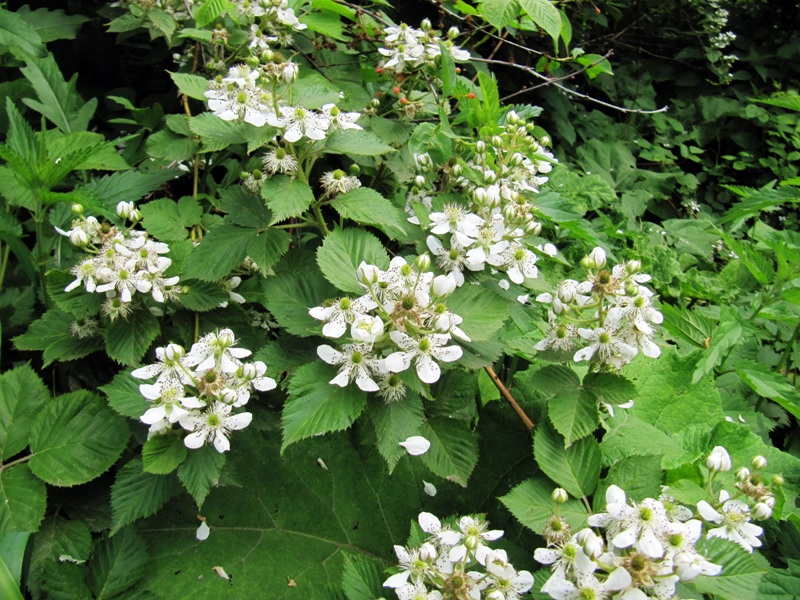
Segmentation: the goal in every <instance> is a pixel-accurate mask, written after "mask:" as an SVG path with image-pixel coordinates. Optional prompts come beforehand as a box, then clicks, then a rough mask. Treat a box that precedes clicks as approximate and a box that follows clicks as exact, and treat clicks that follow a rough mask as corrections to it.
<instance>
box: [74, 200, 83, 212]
mask: <svg viewBox="0 0 800 600" xmlns="http://www.w3.org/2000/svg"><path fill="white" fill-rule="evenodd" d="M82 213H83V206H82V205H80V204H78V203H77V202H76V203H75V204H73V205H72V214H74V215H80V214H82Z"/></svg>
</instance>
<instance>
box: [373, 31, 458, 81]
mask: <svg viewBox="0 0 800 600" xmlns="http://www.w3.org/2000/svg"><path fill="white" fill-rule="evenodd" d="M458 34H459V31H458V29H457V28H456V27H451V28H450V30H449V31H448V32H447V37H446V38H445V39H442V37H441V36H440V34H439V32H438V31H436V30H435V29H433V27H432V25H431V22H430V21H429V20H428V19H423V21H422V23H421V29H416V28H414V27H410V26H408V25H407V24H405V23H401V24H400V25H398V26H392V27H387V28H386V29H384V30H383V47H381V48H378V52H379V53H380V54H381V55H382V56H384V57H386V58H385V59H384V60H383V61H381V63H380V64H379V65H378V69H379V70H381V71H383V70H387V71H394V72H395V73H409V72H413V71H417V70H419V69H424V68H434V67H435V66H436V62H437V59H439V57H440V56H441V54H442V51H441V49H442V48H444V49H445V51H446V52H448V53H449V54H450V56H452V57H453V60H456V61H465V60H469V52H467V51H466V50H463V49H461V48H459V47H458V46H456V45H455V44H453V39H455V38H456V37H458Z"/></svg>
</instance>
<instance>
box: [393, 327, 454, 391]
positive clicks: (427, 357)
mask: <svg viewBox="0 0 800 600" xmlns="http://www.w3.org/2000/svg"><path fill="white" fill-rule="evenodd" d="M389 337H390V338H391V339H392V341H393V342H394V343H395V344H397V345H398V346H400V348H402V350H401V351H399V352H394V353H393V354H390V355H389V356H387V357H386V359H385V365H386V368H387V369H388V370H389V371H392V372H393V373H399V372H400V371H405V370H406V369H408V368H409V367H410V366H411V360H412V359H416V368H417V376H418V377H419V378H420V381H423V382H425V383H436V382H437V381H439V377H440V375H441V369H440V368H439V365H438V364H437V363H436V362H435V361H434V360H433V359H434V358H435V359H438V360H441V361H444V362H453V361H456V360H458V359H459V358H461V356H462V355H463V354H464V351H463V350H462V349H461V347H460V346H455V345H454V346H445V345H444V344H446V343H447V342H448V340H449V339H450V336H449V335H447V334H438V333H434V334H431V335H423V336H422V337H420V338H419V339H414V338H412V337H411V336H409V335H407V334H405V333H402V332H400V331H392V332H391V333H390V334H389Z"/></svg>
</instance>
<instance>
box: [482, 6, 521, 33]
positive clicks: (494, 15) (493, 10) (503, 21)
mask: <svg viewBox="0 0 800 600" xmlns="http://www.w3.org/2000/svg"><path fill="white" fill-rule="evenodd" d="M518 11H519V5H518V4H517V0H483V2H481V14H482V15H483V18H484V19H486V20H487V21H489V23H490V24H491V25H492V26H494V27H496V28H497V29H503V28H504V27H506V26H507V25H510V24H511V22H512V21H513V20H514V19H515V18H516V17H517V13H518Z"/></svg>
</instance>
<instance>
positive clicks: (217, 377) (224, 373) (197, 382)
mask: <svg viewBox="0 0 800 600" xmlns="http://www.w3.org/2000/svg"><path fill="white" fill-rule="evenodd" d="M250 354H252V353H251V352H250V350H247V349H245V348H237V347H236V338H235V337H234V334H233V332H232V331H231V330H230V329H222V330H220V331H218V332H216V333H209V334H208V335H206V336H204V337H202V338H200V340H198V341H197V342H196V343H195V344H193V345H192V347H191V349H190V350H189V352H186V350H185V349H184V348H183V347H182V346H179V345H178V344H168V345H167V346H165V347H163V348H156V358H157V362H155V363H154V364H151V365H146V366H144V367H141V368H139V369H136V370H135V371H133V372H132V373H131V375H132V376H133V377H135V378H137V379H152V378H153V377H155V378H156V380H155V382H153V383H143V384H141V385H140V386H139V392H140V393H141V394H142V396H144V397H145V399H146V400H147V401H148V402H151V403H152V404H153V406H152V407H151V408H149V409H148V410H147V411H146V412H145V413H144V414H143V415H142V416H141V418H140V419H141V421H142V422H143V423H146V424H148V425H150V431H149V434H148V436H149V437H152V436H154V435H168V434H169V433H170V432H172V431H174V430H173V426H174V425H175V424H176V423H177V424H179V425H180V427H181V428H182V429H181V430H184V431H187V432H189V433H188V434H187V435H186V436H185V437H184V438H183V442H184V444H185V445H186V447H187V448H200V447H201V446H203V445H204V444H207V443H210V444H213V445H214V448H216V449H217V451H218V452H226V451H227V450H229V449H230V442H229V440H228V436H229V435H230V433H231V431H234V430H237V429H244V428H245V427H247V426H248V425H249V424H250V421H251V420H252V418H253V415H252V414H251V413H249V412H243V411H241V409H242V408H243V407H244V406H245V405H246V404H247V402H248V401H249V400H250V395H251V392H252V391H253V390H256V391H259V392H265V391H268V390H271V389H274V388H275V387H276V385H277V384H276V383H275V380H274V379H272V378H270V377H266V376H265V374H266V372H267V366H266V365H265V364H264V363H263V362H262V361H260V360H257V361H254V362H250V363H245V362H242V361H241V359H242V358H246V357H248V356H250Z"/></svg>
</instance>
